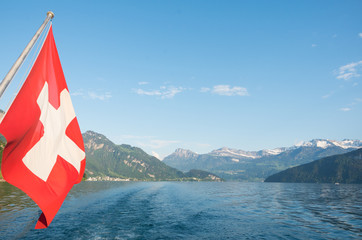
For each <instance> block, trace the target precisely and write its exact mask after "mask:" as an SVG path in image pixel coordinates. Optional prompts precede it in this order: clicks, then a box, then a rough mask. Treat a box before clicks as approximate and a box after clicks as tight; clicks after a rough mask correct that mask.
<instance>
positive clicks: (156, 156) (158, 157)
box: [151, 151, 161, 159]
mask: <svg viewBox="0 0 362 240" xmlns="http://www.w3.org/2000/svg"><path fill="white" fill-rule="evenodd" d="M151 154H152V156H154V157H155V158H157V159H161V158H160V154H158V153H156V152H155V151H152V152H151Z"/></svg>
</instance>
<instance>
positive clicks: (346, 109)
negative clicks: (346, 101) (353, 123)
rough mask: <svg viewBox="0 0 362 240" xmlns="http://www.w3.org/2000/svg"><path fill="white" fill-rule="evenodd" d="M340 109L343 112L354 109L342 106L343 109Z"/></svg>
mask: <svg viewBox="0 0 362 240" xmlns="http://www.w3.org/2000/svg"><path fill="white" fill-rule="evenodd" d="M339 110H341V111H343V112H349V111H351V110H352V109H351V108H347V107H346V108H341V109H339Z"/></svg>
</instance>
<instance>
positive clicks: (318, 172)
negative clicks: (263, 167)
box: [265, 149, 362, 183]
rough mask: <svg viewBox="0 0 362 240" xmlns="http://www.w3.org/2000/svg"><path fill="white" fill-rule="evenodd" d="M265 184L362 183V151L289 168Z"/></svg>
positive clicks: (270, 178)
mask: <svg viewBox="0 0 362 240" xmlns="http://www.w3.org/2000/svg"><path fill="white" fill-rule="evenodd" d="M265 182H303V183H317V182H318V183H362V149H358V150H355V151H352V152H349V153H345V154H340V155H334V156H330V157H326V158H322V159H319V160H316V161H313V162H311V163H307V164H303V165H300V166H297V167H293V168H289V169H287V170H284V171H282V172H279V173H277V174H274V175H272V176H270V177H268V178H267V179H265Z"/></svg>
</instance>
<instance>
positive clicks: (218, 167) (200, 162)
mask: <svg viewBox="0 0 362 240" xmlns="http://www.w3.org/2000/svg"><path fill="white" fill-rule="evenodd" d="M360 147H362V141H360V140H343V141H333V140H326V139H314V140H311V141H308V142H303V143H300V144H297V145H294V146H292V147H282V148H276V149H271V150H260V151H243V150H238V149H231V148H226V147H224V148H220V149H217V150H214V151H212V152H210V153H206V154H197V153H195V152H192V151H190V150H186V149H176V151H175V152H174V153H172V154H171V155H169V156H167V157H165V158H164V160H163V162H165V163H166V164H168V165H169V166H171V167H174V168H177V169H180V170H182V171H188V170H190V169H201V170H205V171H210V172H213V173H215V174H217V175H218V176H220V177H222V178H224V179H226V180H234V181H263V180H264V179H265V178H266V177H268V176H270V175H272V174H275V173H277V172H280V171H282V170H285V169H287V168H290V167H294V166H298V165H301V164H305V163H309V162H312V161H313V160H316V159H320V158H323V157H327V156H332V155H336V154H342V153H346V152H350V151H352V150H356V149H358V148H360Z"/></svg>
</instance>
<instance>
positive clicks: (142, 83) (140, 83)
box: [138, 82, 148, 85]
mask: <svg viewBox="0 0 362 240" xmlns="http://www.w3.org/2000/svg"><path fill="white" fill-rule="evenodd" d="M147 84H148V82H139V83H138V85H147Z"/></svg>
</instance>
